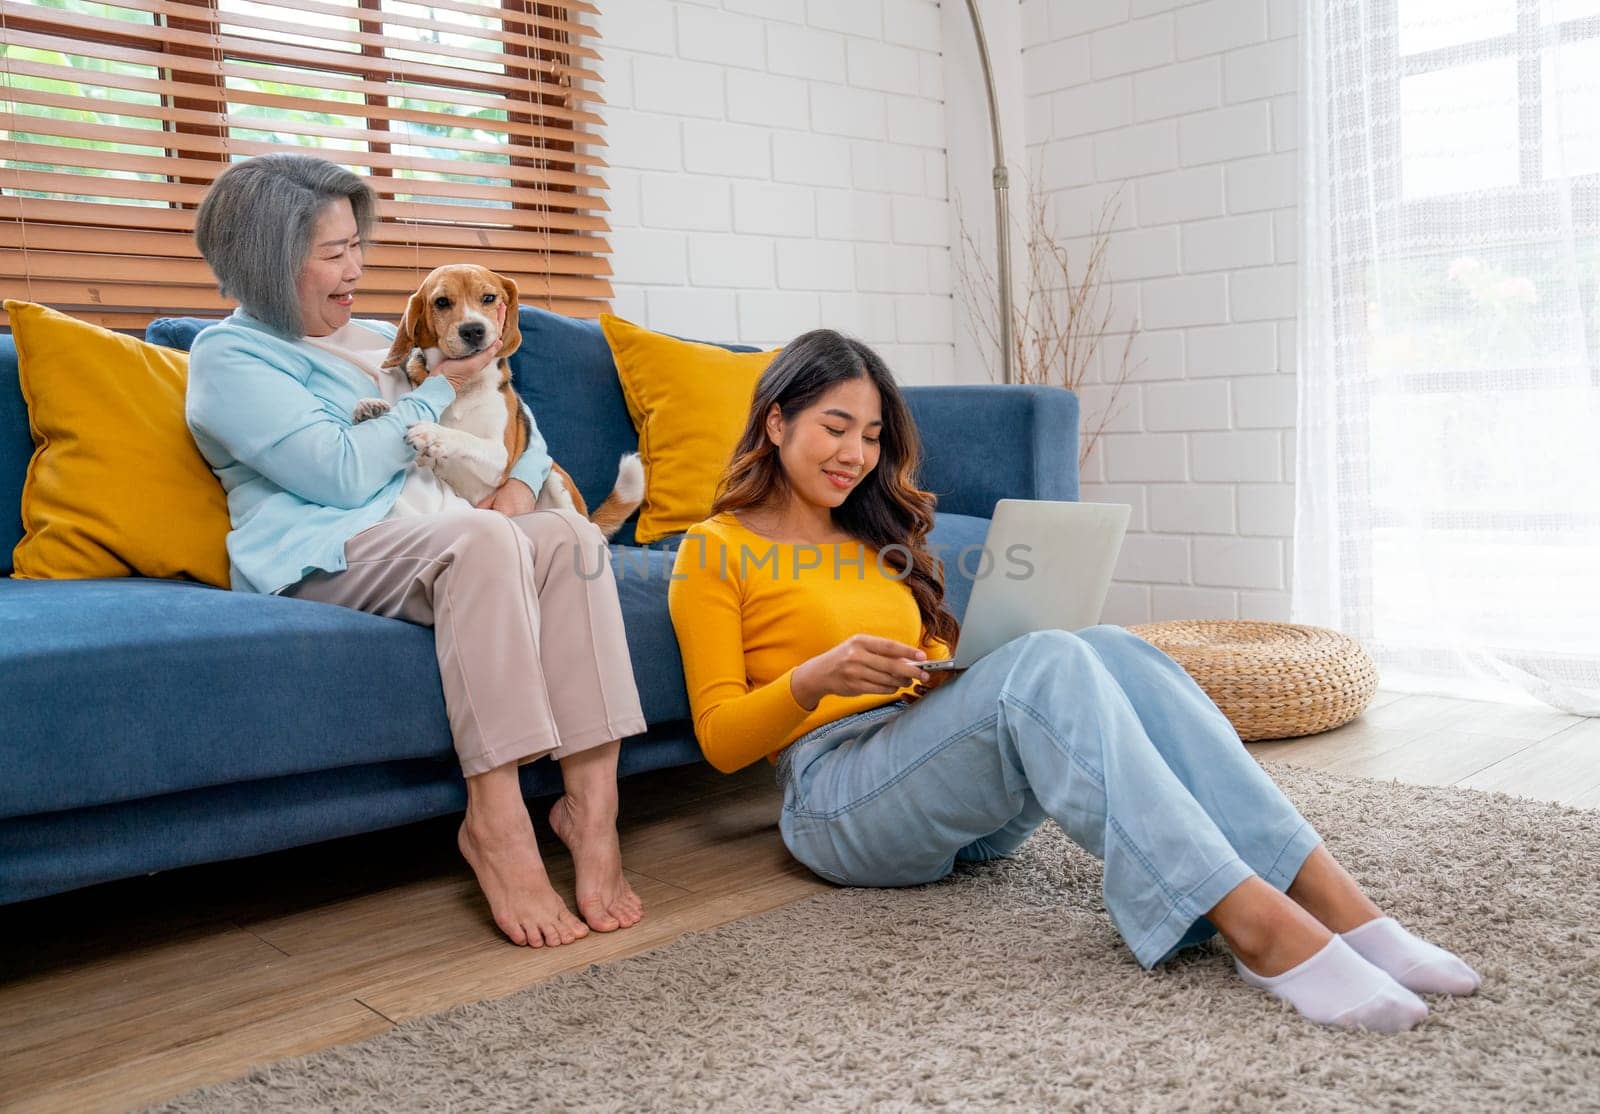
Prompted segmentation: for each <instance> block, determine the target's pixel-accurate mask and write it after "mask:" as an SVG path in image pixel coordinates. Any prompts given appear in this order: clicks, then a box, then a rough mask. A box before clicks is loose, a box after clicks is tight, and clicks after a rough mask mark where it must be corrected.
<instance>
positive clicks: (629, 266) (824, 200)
mask: <svg viewBox="0 0 1600 1114" xmlns="http://www.w3.org/2000/svg"><path fill="white" fill-rule="evenodd" d="M601 11H602V15H601V16H599V17H598V20H597V22H598V24H599V28H600V42H601V50H602V53H603V54H604V59H603V61H602V62H601V63H600V65H599V69H600V71H601V73H602V74H603V76H604V77H605V84H604V86H603V91H604V93H605V95H606V100H607V105H606V107H605V109H604V115H605V119H606V138H607V141H608V146H607V147H606V148H605V149H604V150H603V152H602V153H603V154H604V155H605V157H606V159H607V161H608V162H609V163H610V169H609V170H608V171H607V172H606V176H607V179H608V182H609V184H610V195H609V196H610V201H611V204H612V212H611V214H610V219H611V223H612V227H613V232H612V234H611V246H612V256H611V265H612V268H613V271H614V275H613V278H612V283H613V286H614V287H615V290H616V296H615V298H614V300H613V307H614V308H615V310H616V312H617V313H618V314H620V315H622V316H624V317H627V318H629V319H631V320H634V321H637V322H639V323H640V324H643V325H646V326H649V327H650V328H654V329H662V330H666V331H669V332H674V333H678V334H680V335H689V336H697V337H703V338H705V339H708V340H727V341H742V342H745V343H749V344H761V345H775V344H781V343H782V342H784V341H786V340H788V339H789V338H790V337H792V336H794V335H795V334H796V333H799V332H802V331H804V330H806V329H810V328H815V327H817V326H819V325H822V324H827V325H830V326H833V327H837V328H842V329H845V330H847V331H850V332H852V333H854V334H855V335H857V336H860V337H861V339H863V340H865V341H867V342H868V343H870V344H872V345H873V346H874V347H876V348H877V349H878V350H879V351H880V352H881V353H882V354H883V355H884V356H885V358H886V359H887V360H888V361H889V364H890V366H891V367H893V368H894V369H895V371H896V372H897V373H898V374H899V376H900V377H901V379H902V380H903V381H904V382H908V383H932V382H953V381H955V379H956V374H957V373H956V368H955V361H954V309H953V299H952V296H951V285H950V283H951V266H950V241H951V236H950V226H951V223H952V221H951V217H950V213H949V201H948V200H947V197H948V190H947V185H946V180H945V178H946V159H945V128H944V119H945V116H944V102H943V96H944V90H943V85H944V81H943V77H944V74H943V60H942V56H941V53H940V52H941V49H942V45H943V44H942V34H943V33H942V27H941V22H940V15H939V9H938V5H937V3H936V2H935V0H713V2H711V3H694V2H689V0H605V3H604V4H602V5H601ZM1268 262H1270V260H1269V261H1268ZM964 378H968V379H970V378H973V376H972V375H970V374H968V375H966V376H964Z"/></svg>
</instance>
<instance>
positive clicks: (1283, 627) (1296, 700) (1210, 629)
mask: <svg viewBox="0 0 1600 1114" xmlns="http://www.w3.org/2000/svg"><path fill="white" fill-rule="evenodd" d="M1128 629H1129V630H1130V631H1132V632H1133V633H1134V634H1136V635H1138V636H1139V637H1140V638H1142V639H1144V640H1145V641H1146V642H1149V643H1150V644H1151V645H1153V646H1156V647H1158V648H1159V649H1161V650H1163V651H1165V652H1166V653H1167V654H1168V655H1169V656H1170V657H1172V658H1173V659H1174V660H1175V661H1177V663H1178V664H1179V665H1181V666H1183V668H1184V669H1185V670H1186V671H1187V672H1188V674H1189V676H1191V677H1193V678H1194V679H1195V682H1196V683H1197V684H1199V686H1200V687H1201V688H1202V689H1204V690H1205V693H1206V695H1207V696H1209V697H1211V699H1212V700H1213V701H1215V702H1216V705H1217V707H1219V708H1221V709H1222V714H1223V715H1225V716H1227V717H1228V720H1229V722H1231V723H1232V724H1233V726H1234V729H1235V730H1236V731H1238V732H1239V737H1240V738H1241V739H1245V740H1254V739H1290V738H1294V737H1295V736H1297V735H1315V734H1316V733H1317V732H1318V731H1328V730H1331V729H1332V728H1335V727H1338V726H1340V725H1341V724H1345V723H1349V722H1350V721H1351V720H1353V719H1355V718H1356V717H1357V716H1359V715H1360V714H1361V713H1362V711H1363V710H1364V709H1365V708H1366V706H1367V702H1368V701H1370V700H1371V699H1372V694H1373V693H1375V692H1377V691H1378V670H1377V667H1376V666H1374V665H1373V664H1372V658H1371V657H1369V656H1368V655H1367V652H1366V650H1364V649H1362V647H1361V643H1359V642H1357V641H1356V640H1355V639H1353V638H1351V637H1350V636H1349V635H1347V634H1340V633H1339V632H1338V631H1333V630H1326V629H1324V628H1322V627H1307V626H1300V625H1298V624H1295V623H1261V622H1252V621H1249V620H1234V619H1184V620H1178V621H1175V622H1167V623H1145V624H1142V625H1140V626H1136V627H1129V628H1128Z"/></svg>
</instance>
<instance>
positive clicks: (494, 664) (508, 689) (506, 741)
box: [280, 510, 645, 777]
mask: <svg viewBox="0 0 1600 1114" xmlns="http://www.w3.org/2000/svg"><path fill="white" fill-rule="evenodd" d="M344 552H345V559H346V561H347V563H348V565H349V567H348V568H346V569H345V570H344V571H342V572H314V573H312V574H311V575H310V576H307V577H306V578H305V579H303V580H301V581H299V582H298V583H295V584H291V585H290V586H289V587H287V588H284V589H283V590H282V591H281V592H280V594H281V595H285V596H293V597H295V598H297V599H304V600H317V601H320V602H322V603H333V604H338V605H340V606H341V607H353V608H355V609H356V610H358V611H366V612H370V613H371V614H374V615H384V616H388V617H390V618H395V619H404V620H405V621H407V622H410V623H418V624H420V625H422V626H431V627H433V632H434V645H435V647H436V650H437V653H438V657H439V676H440V679H441V680H442V682H443V684H444V702H445V709H446V711H447V712H448V713H449V716H450V731H451V734H452V735H453V736H454V738H455V746H456V753H457V755H458V756H459V757H460V759H461V772H462V773H463V774H465V775H466V776H468V777H471V776H473V775H475V774H481V773H484V772H485V771H488V770H492V769H494V768H496V767H497V766H503V765H505V764H506V763H508V762H517V763H522V762H531V761H533V760H534V759H535V758H541V757H543V756H544V755H547V754H548V755H551V756H553V757H555V758H557V759H561V758H565V757H566V756H567V755H569V754H576V753H577V752H579V751H583V750H587V749H589V748H590V747H595V746H599V745H601V744H602V743H606V742H609V741H610V740H612V739H619V738H622V737H623V736H626V735H636V734H638V733H640V732H642V731H643V730H644V729H645V722H644V713H643V712H642V711H641V710H640V707H639V692H638V689H636V688H635V687H634V684H633V666H632V663H631V661H630V660H629V657H628V642H627V639H626V637H625V636H624V633H623V629H622V607H621V605H620V604H619V603H618V602H617V585H616V581H615V579H614V578H613V575H612V572H611V563H610V561H609V560H607V559H605V558H604V556H603V555H604V553H605V549H604V542H603V540H602V539H601V537H600V531H599V530H597V529H596V528H595V527H594V525H593V524H592V523H590V522H589V521H588V520H587V519H585V518H583V517H582V516H581V515H579V514H577V513H576V512H574V511H569V510H548V511H533V512H531V513H529V514H523V515H517V516H516V517H507V516H506V515H504V514H501V513H500V512H499V511H490V510H462V511H444V512H441V513H439V514H428V515H417V516H414V517H406V518H397V519H391V520H387V521H384V522H380V523H378V524H377V525H375V526H369V527H368V528H367V529H365V530H363V531H361V532H360V533H359V534H357V535H356V536H355V537H353V538H351V539H350V540H349V541H348V542H346V543H345V547H344ZM381 676H382V674H381V673H375V674H374V677H375V679H377V678H381ZM378 683H381V680H380V681H378Z"/></svg>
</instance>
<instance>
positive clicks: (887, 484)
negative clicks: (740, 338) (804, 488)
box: [711, 329, 960, 647]
mask: <svg viewBox="0 0 1600 1114" xmlns="http://www.w3.org/2000/svg"><path fill="white" fill-rule="evenodd" d="M853 379H870V380H871V381H872V385H873V386H875V387H877V388H878V398H879V401H880V403H881V405H882V408H883V428H882V430H881V431H880V432H879V440H878V466H877V467H876V468H874V469H873V470H872V471H871V472H868V473H867V475H866V477H865V478H864V479H863V480H862V481H861V482H860V483H859V484H857V485H856V486H855V488H854V489H853V490H852V491H851V492H850V494H849V495H848V496H847V497H846V498H845V501H844V502H843V503H842V504H840V505H839V506H838V507H836V508H834V511H833V521H834V525H836V526H838V527H839V528H840V529H841V530H843V531H844V532H845V533H847V534H849V535H850V536H851V537H853V538H855V539H856V540H857V541H859V542H862V543H863V544H865V545H868V546H871V547H873V548H875V549H877V550H878V551H879V557H880V560H882V561H883V563H884V566H885V567H887V568H891V569H893V570H894V572H895V574H896V575H897V576H899V577H900V578H901V579H902V580H904V581H905V582H906V584H907V586H908V587H910V589H911V594H912V595H913V596H914V597H915V598H916V601H917V610H918V612H920V613H921V615H922V627H923V631H924V633H925V634H926V635H928V636H931V637H933V638H937V639H939V640H940V641H941V642H943V643H944V644H945V645H946V646H952V647H953V646H954V645H955V644H956V635H957V633H958V632H959V631H960V624H959V623H957V622H956V617H955V616H954V615H953V614H951V612H950V609H949V608H948V607H946V606H945V602H944V563H943V562H942V561H939V560H936V559H935V558H934V557H933V555H932V554H930V553H929V552H928V551H927V548H926V545H925V543H926V542H927V538H928V531H929V530H931V529H933V509H934V504H935V502H936V499H935V497H934V495H933V493H932V492H929V491H923V490H922V489H921V488H920V487H918V486H917V473H918V471H919V470H920V469H921V467H922V441H921V439H920V438H919V437H918V436H917V427H916V424H915V423H914V422H913V421H912V420H911V410H910V409H909V408H908V407H907V406H906V402H905V398H904V396H902V395H901V393H900V388H899V386H898V385H897V384H896V383H895V381H894V376H893V375H892V374H890V372H889V369H888V367H886V366H885V365H884V362H883V360H881V359H880V358H879V357H878V354H877V353H876V352H874V351H873V350H872V349H870V348H868V347H867V346H866V345H865V344H862V343H861V342H860V341H859V340H854V339H852V338H850V337H847V336H843V335H842V334H840V333H836V332H834V331H833V330H832V329H815V330H813V331H811V332H809V333H803V334H801V335H800V336H798V337H796V338H795V339H794V340H793V341H791V342H790V343H789V344H788V345H786V346H785V347H784V349H783V351H782V352H780V353H779V354H778V355H777V357H776V358H775V359H774V360H773V361H772V363H770V364H768V365H767V370H766V371H765V372H763V373H762V375H761V378H760V379H759V380H758V381H757V383H756V393H755V398H754V399H753V400H752V401H751V404H750V418H749V420H748V421H747V422H746V423H745V428H744V434H743V436H741V437H740V438H739V445H738V447H737V448H735V449H734V451H733V458H732V460H731V461H730V462H729V464H728V467H727V470H726V471H724V472H723V475H722V480H721V481H720V482H719V483H718V485H717V497H716V500H715V502H714V503H713V504H712V507H711V512H712V513H713V514H723V513H731V512H735V511H742V510H745V509H747V508H751V507H759V506H761V505H763V504H766V503H768V502H781V501H783V500H784V499H786V498H787V497H788V495H789V493H790V490H791V489H790V485H789V479H788V477H787V476H786V475H784V471H783V464H782V462H781V461H780V460H779V458H778V447H777V446H776V445H774V444H773V443H772V440H771V438H769V437H768V436H767V414H768V412H769V411H770V410H771V409H772V405H773V403H777V405H778V409H779V411H780V412H781V413H782V414H783V419H784V421H785V422H793V421H794V420H795V418H796V416H797V415H799V413H800V412H801V411H802V410H805V409H806V408H807V407H809V406H811V405H813V404H814V403H815V402H816V401H817V400H818V399H819V398H821V397H822V396H823V395H824V394H826V393H827V392H828V391H829V390H830V389H831V388H833V387H834V386H836V385H837V384H839V383H844V382H848V381H850V380H853ZM891 546H893V547H896V548H890V547H891ZM906 554H910V560H909V563H908V562H907V559H906Z"/></svg>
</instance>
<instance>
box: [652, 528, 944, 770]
mask: <svg viewBox="0 0 1600 1114" xmlns="http://www.w3.org/2000/svg"><path fill="white" fill-rule="evenodd" d="M672 578H673V579H672V583H671V584H670V585H669V586H668V590H667V605H668V608H669V610H670V611H671V614H672V625H673V628H674V629H675V630H676V631H677V634H678V646H679V648H680V649H681V650H682V652H683V672H684V677H685V679H686V681H687V682H688V686H689V709H690V711H691V712H692V713H693V715H694V730H695V737H696V738H698V739H699V740H700V749H701V751H703V752H704V754H705V756H706V760H707V761H708V762H710V763H711V764H712V765H713V766H715V767H716V768H717V769H719V770H721V771H723V772H724V773H731V772H732V771H734V770H737V769H740V768H742V767H744V766H748V765H749V764H750V763H752V762H754V761H755V760H756V759H758V758H762V757H766V758H768V759H770V760H774V761H775V760H776V758H777V754H778V752H779V751H781V750H782V749H783V748H784V747H786V746H788V745H789V744H790V743H792V742H794V740H796V739H798V738H799V737H800V736H802V735H804V734H805V733H806V732H808V731H810V730H812V729H813V728H815V727H820V726H821V725H822V724H825V723H831V722H832V721H834V720H836V719H839V718H841V717H843V716H847V715H850V714H852V713H854V712H861V711H865V710H866V709H868V708H875V707H878V706H879V705H881V704H887V703H889V702H890V701H893V700H897V699H899V698H900V696H901V695H902V694H903V693H904V692H905V689H901V690H900V691H899V692H895V693H884V694H867V695H863V696H848V697H846V696H831V695H830V696H824V697H823V698H822V699H821V700H820V701H819V702H818V704H817V706H816V708H814V709H812V710H810V711H807V710H806V709H805V708H804V707H802V706H801V705H800V703H799V702H798V701H796V700H795V698H794V693H793V692H792V691H791V689H790V687H789V679H790V676H791V675H792V674H793V673H794V670H795V667H796V666H798V665H800V664H801V663H802V662H804V661H806V660H807V659H809V658H812V657H815V656H816V655H817V654H820V653H823V652H824V651H826V650H831V649H832V648H833V647H835V646H837V645H838V644H839V643H840V642H843V641H844V640H845V639H846V638H849V637H850V636H851V635H853V634H872V635H877V636H879V637H881V638H892V639H894V640H896V641H897V642H904V643H906V644H907V645H911V646H920V647H921V648H922V649H923V650H924V651H926V652H927V655H928V657H929V659H934V658H942V657H948V656H949V655H950V651H949V649H948V648H947V647H946V646H945V645H944V644H943V643H942V642H940V641H939V640H938V639H926V638H924V636H923V629H922V617H921V614H920V613H919V612H918V611H917V601H916V598H915V597H914V596H912V594H911V589H910V588H909V587H908V586H907V585H906V584H905V583H904V581H902V580H899V579H896V574H895V572H894V569H893V567H892V566H890V565H889V564H887V563H885V564H882V565H880V563H879V555H878V551H877V550H876V549H874V548H872V547H870V546H866V545H863V544H862V543H860V542H841V543H838V544H831V545H822V546H815V545H804V544H797V543H790V542H774V541H771V540H769V539H767V538H764V537H762V536H761V535H759V534H756V533H754V532H752V531H750V530H748V529H746V528H745V527H744V526H743V525H741V524H740V523H739V521H738V519H737V518H735V517H734V516H733V515H731V514H722V515H717V516H715V517H713V518H708V519H706V520H705V521H704V522H701V523H699V524H697V525H695V526H694V527H692V528H691V529H690V530H689V532H688V534H687V536H686V537H685V538H684V540H683V545H682V546H681V547H680V548H679V549H678V555H677V560H676V561H675V563H674V565H673V570H672Z"/></svg>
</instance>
